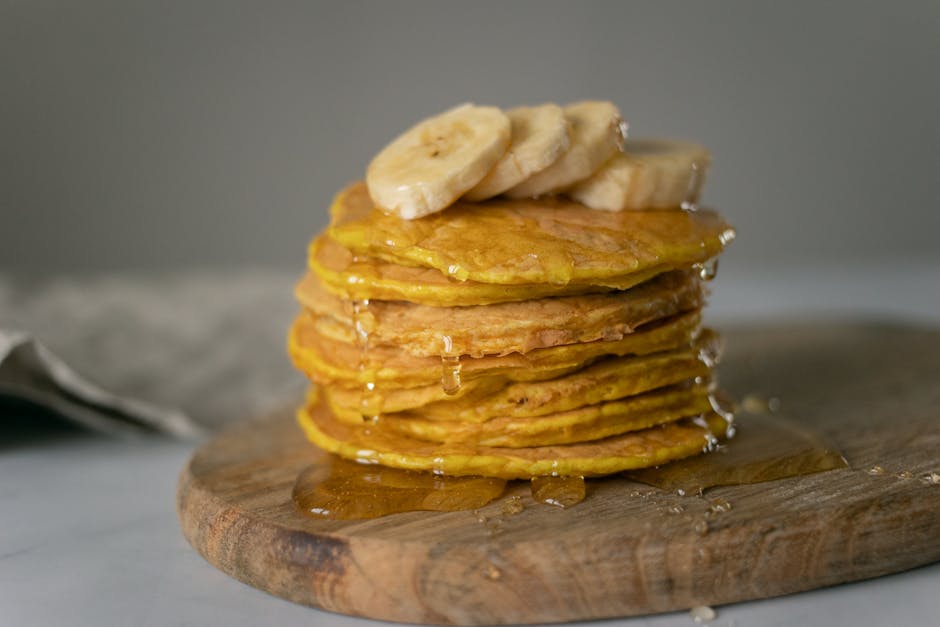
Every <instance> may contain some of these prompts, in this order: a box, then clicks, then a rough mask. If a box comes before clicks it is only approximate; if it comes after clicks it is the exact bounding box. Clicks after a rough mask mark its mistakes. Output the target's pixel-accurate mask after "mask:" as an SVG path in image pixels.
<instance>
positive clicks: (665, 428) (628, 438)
mask: <svg viewBox="0 0 940 627" xmlns="http://www.w3.org/2000/svg"><path fill="white" fill-rule="evenodd" d="M298 421H299V423H300V425H301V427H302V428H303V430H304V432H305V433H306V435H307V437H308V439H310V441H312V442H313V443H314V444H316V445H317V446H319V447H320V448H322V449H324V450H326V451H329V452H332V453H336V454H337V455H339V456H341V457H344V458H346V459H353V460H357V461H361V462H364V463H376V464H383V465H385V466H391V467H394V468H406V469H411V470H428V471H432V472H435V473H439V474H447V475H455V476H467V475H483V476H489V477H502V478H505V479H528V478H530V477H538V476H545V475H556V476H563V477H568V476H598V475H607V474H612V473H615V472H621V471H624V470H632V469H635V468H645V467H649V466H657V465H659V464H662V463H665V462H668V461H671V460H674V459H681V458H683V457H688V456H690V455H695V454H697V453H700V452H702V450H703V449H704V448H706V447H707V446H708V445H709V443H710V442H713V441H714V438H715V437H718V438H721V437H723V436H724V435H725V433H726V430H727V427H728V424H727V422H726V421H725V420H724V419H723V418H721V417H720V416H718V415H717V414H714V413H709V414H707V415H706V416H705V417H704V418H703V419H700V420H693V419H683V420H679V421H676V422H671V423H668V424H665V425H662V426H656V427H651V428H649V429H643V430H640V431H633V432H629V433H625V434H622V435H616V436H611V437H609V438H604V439H602V440H596V441H593V442H589V443H585V444H566V445H556V446H541V447H530V448H515V449H509V448H501V447H491V446H476V445H467V444H439V443H433V442H422V441H421V440H417V439H414V438H409V437H406V436H402V435H398V434H394V433H389V432H386V431H383V430H376V429H372V428H370V425H364V426H360V427H352V426H349V425H345V424H343V423H341V422H339V421H338V420H336V418H334V417H333V415H332V413H331V412H330V411H329V408H328V406H327V405H326V403H323V402H319V401H318V400H317V399H316V393H314V394H312V395H311V398H310V399H309V402H308V403H307V404H305V405H304V406H303V407H302V408H301V409H300V410H299V412H298Z"/></svg>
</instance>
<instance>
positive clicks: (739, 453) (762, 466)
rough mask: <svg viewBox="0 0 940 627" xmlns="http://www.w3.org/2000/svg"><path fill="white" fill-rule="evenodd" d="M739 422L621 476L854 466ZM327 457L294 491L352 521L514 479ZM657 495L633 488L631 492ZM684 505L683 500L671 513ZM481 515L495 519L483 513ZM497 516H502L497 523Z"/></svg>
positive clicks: (575, 492)
mask: <svg viewBox="0 0 940 627" xmlns="http://www.w3.org/2000/svg"><path fill="white" fill-rule="evenodd" d="M737 426H738V427H739V429H738V432H737V435H736V436H735V437H734V439H733V440H731V441H730V444H720V445H718V446H716V447H715V450H714V451H712V452H710V453H706V454H704V455H699V456H696V457H692V458H689V459H686V460H680V461H677V462H672V463H669V464H665V465H663V466H660V467H658V468H647V469H642V470H635V471H631V472H628V473H623V474H622V475H621V476H622V477H625V478H626V479H629V480H632V481H638V482H640V483H645V484H647V485H650V486H654V487H656V488H659V489H661V490H664V491H667V492H672V493H674V494H679V495H680V496H683V495H687V494H688V495H692V494H701V493H702V492H703V491H705V490H706V489H708V488H712V487H717V486H729V485H745V484H753V483H761V482H764V481H772V480H775V479H784V478H787V477H797V476H802V475H808V474H813V473H817V472H823V471H826V470H835V469H838V468H847V467H848V463H847V462H846V461H845V458H844V457H843V456H842V455H841V454H840V453H838V452H837V451H836V450H834V449H833V448H831V447H830V446H829V445H828V444H827V443H826V442H825V441H824V440H823V439H822V437H821V436H820V435H819V434H817V433H815V432H814V431H811V430H809V429H806V428H803V427H801V426H799V425H797V424H795V423H792V422H789V421H787V420H784V419H781V418H777V417H774V416H770V415H749V416H746V417H745V418H744V419H743V420H741V421H740V423H737ZM321 459H322V461H321V462H319V463H317V464H315V465H312V466H309V467H307V468H306V469H304V470H303V471H302V472H301V473H300V475H299V476H298V477H297V481H296V483H295V485H294V490H293V495H292V497H293V500H294V503H295V504H296V505H297V507H298V508H299V509H300V510H301V511H303V512H304V513H306V514H308V515H310V516H313V517H316V518H324V519H333V520H353V519H363V518H377V517H379V516H387V515H389V514H397V513H401V512H411V511H438V512H453V511H462V510H476V509H479V508H481V507H483V506H484V505H486V504H488V503H491V502H492V501H494V500H496V499H498V498H500V497H501V496H502V495H503V494H505V492H506V486H507V481H506V480H505V479H497V478H490V477H450V476H444V475H440V474H435V473H432V472H418V471H412V470H401V469H397V468H386V467H384V466H379V465H372V464H360V463H356V462H352V461H347V460H344V459H341V458H339V457H336V456H334V455H324V456H323V457H322V458H321ZM442 461H443V460H442ZM881 472H882V473H883V472H884V470H882V471H881ZM869 473H871V470H869ZM931 478H933V477H931ZM938 479H940V477H938ZM608 480H614V481H616V480H617V478H616V477H613V478H611V479H608ZM925 482H926V480H925ZM530 491H531V496H532V500H533V501H535V502H536V503H540V504H544V505H551V506H555V507H560V508H566V507H572V506H574V505H576V504H578V503H580V502H581V501H583V500H584V498H585V496H586V494H587V488H586V484H585V480H584V479H583V478H581V477H551V476H549V477H535V478H533V479H532V480H531V483H530ZM653 494H654V493H652V492H650V493H643V494H641V493H640V492H638V491H634V492H633V493H631V494H630V496H644V497H646V496H652V495H653ZM731 507H732V506H731V503H730V502H728V501H727V500H725V499H720V498H719V499H714V500H713V501H711V502H710V503H709V512H710V514H722V513H725V512H728V511H730V510H731ZM524 509H525V503H524V502H523V501H522V498H521V497H519V496H511V497H509V498H508V499H506V500H505V501H504V502H503V504H502V506H501V510H500V511H501V512H502V513H503V515H504V516H512V515H516V514H519V513H521V512H522V511H523V510H524ZM682 511H683V508H681V506H678V507H677V509H676V511H675V512H670V513H676V514H678V513H681V512H682ZM480 516H482V515H480V514H478V518H479V517H480ZM482 522H485V523H487V524H488V523H489V522H491V521H489V520H487V518H486V517H485V516H483V517H482ZM497 523H500V521H499V520H496V521H495V522H494V525H497ZM497 526H498V525H497ZM693 531H694V532H695V533H697V534H699V535H703V536H704V535H707V534H708V532H709V526H708V521H706V520H697V521H695V523H694V524H693Z"/></svg>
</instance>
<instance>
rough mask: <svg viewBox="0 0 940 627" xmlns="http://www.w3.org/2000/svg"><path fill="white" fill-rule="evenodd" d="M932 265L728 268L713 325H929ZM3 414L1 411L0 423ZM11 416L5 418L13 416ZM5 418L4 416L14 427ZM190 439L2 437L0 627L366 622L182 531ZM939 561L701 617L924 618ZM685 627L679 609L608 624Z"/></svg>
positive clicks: (819, 621)
mask: <svg viewBox="0 0 940 627" xmlns="http://www.w3.org/2000/svg"><path fill="white" fill-rule="evenodd" d="M938 269H940V262H936V261H933V262H923V263H912V264H906V265H896V266H894V267H889V268H885V267H883V266H877V265H876V264H871V265H870V266H869V267H867V268H859V267H858V266H854V267H853V268H852V269H851V270H845V269H844V268H842V269H840V268H838V267H829V268H824V269H818V268H817V269H815V270H813V271H809V270H808V269H807V268H793V267H791V268H788V269H777V270H776V271H774V272H773V273H772V276H771V275H767V274H757V273H751V272H748V271H746V270H743V269H742V270H738V269H735V268H729V269H728V270H727V272H724V273H723V274H722V276H721V279H720V280H719V281H717V282H716V284H715V285H716V287H715V295H714V297H713V299H712V303H713V304H712V306H711V309H710V316H711V319H712V320H713V321H718V322H719V323H721V322H722V321H727V320H731V319H734V320H738V321H740V320H744V321H746V320H759V319H764V318H768V317H771V316H773V317H780V316H781V315H799V316H802V317H806V316H822V315H825V316H837V315H846V314H848V313H851V314H852V315H855V316H865V317H868V318H872V317H876V318H901V319H905V320H911V321H917V322H921V323H933V324H937V323H940V272H938ZM9 411H10V410H7V412H8V414H7V416H5V418H10V417H11V416H10V415H9ZM14 418H15V416H14ZM13 422H16V421H13ZM192 449H193V445H192V444H187V443H180V442H175V441H171V440H168V439H164V438H159V437H148V438H144V439H141V440H137V441H127V440H118V439H112V438H108V437H104V436H100V435H94V434H89V433H85V432H80V431H77V430H75V429H74V428H71V427H64V426H59V427H56V426H55V425H54V424H53V425H51V426H50V424H49V423H45V424H39V425H35V424H33V425H25V426H23V427H22V428H20V429H16V430H14V431H13V432H12V433H11V432H9V431H7V432H6V433H3V435H2V436H0V626H3V627H6V626H7V625H10V626H28V625H96V626H107V625H142V626H146V625H160V626H163V625H206V624H224V625H226V626H227V627H239V626H242V625H258V624H272V625H280V626H282V627H287V626H289V625H310V624H317V625H328V626H329V625H332V626H341V625H349V626H352V625H374V624H377V623H376V622H375V621H369V620H365V619H356V618H350V617H346V616H340V615H335V614H330V613H326V612H321V611H318V610H314V609H311V608H306V607H302V606H299V605H294V604H292V603H289V602H287V601H283V600H281V599H277V598H275V597H272V596H269V595H267V594H265V593H263V592H260V591H257V590H255V589H253V588H250V587H248V586H246V585H244V584H241V583H239V582H237V581H235V580H233V579H231V578H229V577H228V576H226V575H224V574H222V573H221V572H219V571H217V570H216V569H215V568H213V567H212V566H210V565H209V564H208V563H206V562H205V561H204V560H203V559H202V558H201V557H200V556H199V555H198V554H197V553H196V552H195V551H194V550H192V549H191V548H190V547H189V546H188V545H187V543H186V541H185V540H184V539H183V537H182V535H181V533H180V531H179V528H178V525H177V521H176V513H175V509H174V503H175V490H176V480H177V477H178V475H179V472H180V470H181V468H182V467H183V464H184V463H185V461H186V459H187V458H188V456H189V455H190V453H191V452H192ZM938 591H940V564H933V565H931V566H927V567H924V568H920V569H916V570H914V571H910V572H906V573H901V574H898V575H893V576H889V577H882V578H879V579H875V580H870V581H865V582H859V583H854V584H848V585H842V586H836V587H833V588H828V589H823V590H817V591H813V592H809V593H803V594H797V595H792V596H788V597H782V598H777V599H769V600H763V601H755V602H749V603H740V604H735V605H731V606H725V607H719V608H716V609H717V612H718V617H717V618H716V620H714V621H712V623H711V624H713V625H725V626H730V625H735V626H737V627H745V626H748V625H761V626H773V625H781V626H782V625H787V626H790V625H832V626H840V625H844V626H852V627H856V626H857V625H873V624H878V625H931V624H937V620H938V616H940V594H938ZM609 622H611V623H614V624H616V625H622V626H624V627H626V626H628V625H629V626H633V625H655V626H659V627H665V626H668V625H679V626H683V627H685V626H688V625H691V624H693V622H692V619H691V618H690V616H689V615H688V613H685V612H680V613H673V614H666V615H659V616H653V617H642V618H635V619H622V620H616V621H609Z"/></svg>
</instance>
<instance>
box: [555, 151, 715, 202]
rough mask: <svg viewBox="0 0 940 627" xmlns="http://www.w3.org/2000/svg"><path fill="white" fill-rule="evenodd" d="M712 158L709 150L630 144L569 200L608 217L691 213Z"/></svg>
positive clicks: (576, 188)
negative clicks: (656, 212) (637, 212)
mask: <svg viewBox="0 0 940 627" xmlns="http://www.w3.org/2000/svg"><path fill="white" fill-rule="evenodd" d="M710 163H711V155H710V154H709V152H708V150H707V149H706V148H705V147H704V146H700V145H699V144H692V143H688V142H679V141H672V140H667V139H629V140H627V142H626V143H625V145H624V149H623V152H622V153H620V154H617V155H614V156H613V157H612V158H611V159H610V161H608V162H607V163H606V164H605V165H604V167H603V168H601V169H600V170H599V171H598V172H597V173H596V174H594V176H592V177H591V178H589V179H587V180H586V181H583V182H581V183H578V184H577V185H575V186H574V187H572V188H571V189H569V190H568V192H567V194H568V195H569V196H571V197H572V198H574V199H575V200H577V201H578V202H580V203H583V204H585V205H587V206H588V207H591V208H592V209H605V210H607V211H623V210H630V209H633V210H643V209H675V208H679V207H684V208H689V207H692V206H694V204H695V202H696V201H697V200H698V197H699V193H700V192H701V190H702V185H703V184H704V182H705V173H706V171H707V170H708V166H709V164H710Z"/></svg>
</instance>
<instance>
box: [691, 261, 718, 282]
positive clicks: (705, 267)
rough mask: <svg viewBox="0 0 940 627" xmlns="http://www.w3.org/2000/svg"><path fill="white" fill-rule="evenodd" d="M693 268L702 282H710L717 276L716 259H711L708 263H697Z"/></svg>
mask: <svg viewBox="0 0 940 627" xmlns="http://www.w3.org/2000/svg"><path fill="white" fill-rule="evenodd" d="M694 268H695V269H696V270H698V276H699V278H700V279H702V280H703V281H712V280H714V278H715V277H716V276H718V258H717V257H713V258H711V259H709V260H708V261H705V262H702V263H697V264H695V265H694Z"/></svg>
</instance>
